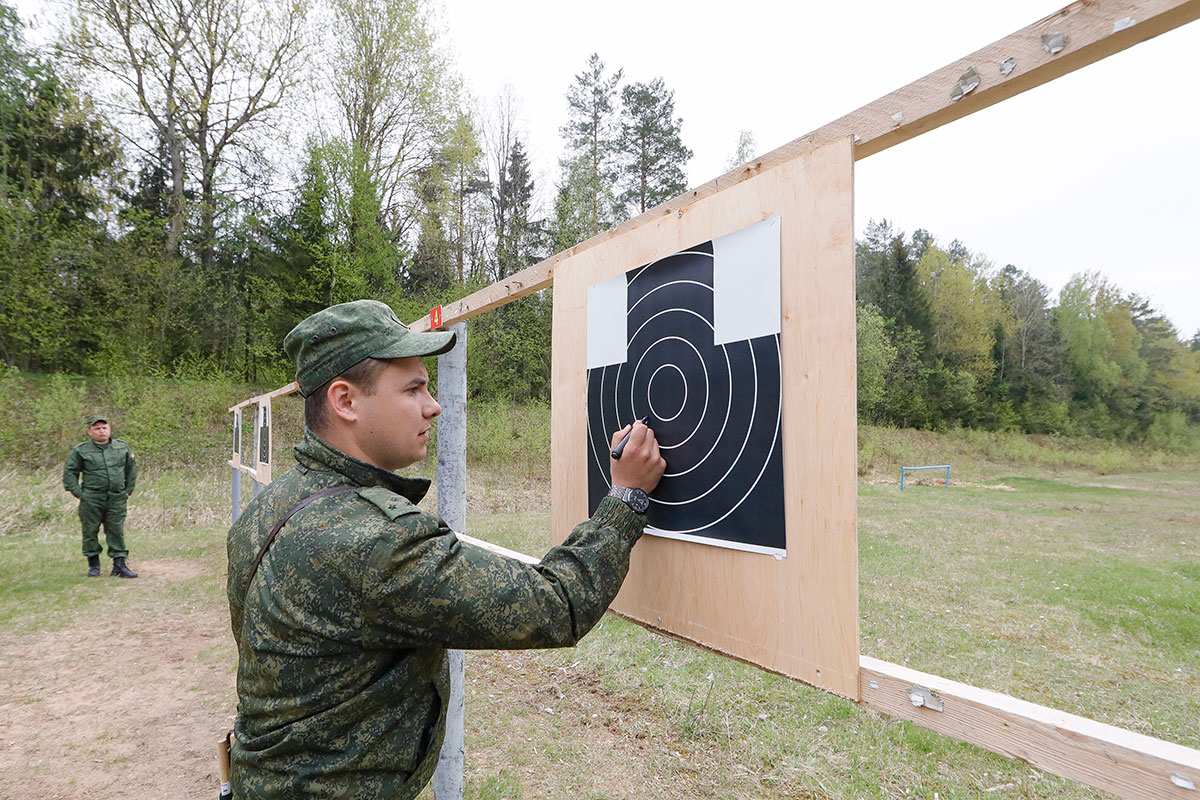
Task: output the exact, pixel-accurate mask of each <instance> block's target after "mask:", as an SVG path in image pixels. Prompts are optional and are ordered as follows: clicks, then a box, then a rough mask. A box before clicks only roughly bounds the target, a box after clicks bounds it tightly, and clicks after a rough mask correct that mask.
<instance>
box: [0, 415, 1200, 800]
mask: <svg viewBox="0 0 1200 800" xmlns="http://www.w3.org/2000/svg"><path fill="white" fill-rule="evenodd" d="M488 413H492V414H494V415H496V416H495V418H493V419H492V420H491V422H490V423H489V425H488V430H489V431H490V432H491V433H490V439H489V440H488V441H487V442H484V443H483V444H480V443H478V442H476V443H475V444H474V447H475V450H474V451H473V452H474V456H473V458H474V459H475V461H476V462H478V466H477V468H475V469H473V472H472V479H471V486H470V494H469V508H471V509H474V510H477V511H480V512H482V513H477V514H475V515H473V516H471V517H470V518H469V521H468V529H469V532H470V533H472V534H473V535H476V536H480V537H482V538H487V539H489V540H491V541H494V542H496V543H498V544H502V545H505V546H508V547H512V548H514V549H517V550H521V551H523V552H527V553H531V554H535V555H540V554H541V553H542V552H544V551H545V549H546V547H547V541H548V530H549V511H548V509H546V508H545V504H546V492H547V487H548V481H546V469H547V467H546V465H545V460H544V459H543V458H542V457H541V456H540V455H538V454H537V453H536V452H534V454H533V455H530V450H531V448H532V449H533V450H534V451H536V450H537V449H538V448H539V447H541V446H542V445H541V443H540V439H538V438H537V437H536V436H534V437H533V438H532V439H529V436H530V434H529V433H528V432H529V431H530V430H531V425H530V424H528V423H529V420H516V421H511V423H509V422H505V421H504V419H503V418H501V415H500V412H498V411H496V410H492V411H491V412H488ZM278 419H279V418H278V416H277V420H278ZM532 427H533V428H536V426H532ZM860 440H865V441H862V442H860V443H861V444H863V448H862V449H863V452H864V453H865V457H864V458H862V459H860V472H861V473H862V477H861V480H860V485H859V547H860V554H861V555H860V595H861V602H860V626H861V651H862V652H863V653H864V654H866V655H870V656H875V657H877V658H881V659H884V660H887V661H892V662H895V663H899V664H905V665H907V666H910V667H913V668H915V669H920V670H924V671H927V672H932V673H934V674H937V675H941V676H944V677H947V678H951V679H955V680H960V681H963V682H966V683H970V684H973V685H976V686H982V687H986V688H991V689H995V690H998V691H1002V692H1008V693H1010V694H1012V695H1014V696H1016V697H1020V698H1022V699H1026V700H1031V701H1034V702H1038V703H1042V704H1046V705H1050V706H1053V707H1056V708H1060V709H1063V710H1066V711H1071V712H1074V713H1077V714H1082V715H1084V716H1088V717H1092V718H1094V719H1098V720H1101V721H1103V722H1108V723H1112V724H1115V725H1120V726H1122V727H1126V728H1130V729H1132V730H1135V731H1139V732H1142V733H1147V734H1150V735H1153V736H1157V737H1160V738H1163V739H1167V740H1170V741H1174V742H1177V743H1180V744H1184V745H1188V746H1190V747H1200V658H1198V657H1197V655H1196V653H1197V650H1198V649H1200V466H1198V465H1196V464H1195V463H1194V462H1192V463H1189V462H1188V460H1187V459H1184V458H1179V457H1173V456H1170V455H1164V454H1157V455H1156V454H1153V453H1144V452H1141V451H1137V450H1132V449H1114V448H1109V447H1105V446H1103V445H1095V446H1092V445H1089V444H1086V443H1083V444H1078V445H1076V446H1071V444H1070V443H1063V442H1057V441H1052V440H1046V441H1036V440H1026V439H1024V438H1023V437H992V438H988V437H986V436H983V437H981V436H975V435H969V434H963V433H959V434H947V435H944V436H941V437H935V436H932V435H929V434H918V433H913V432H905V431H888V430H882V429H865V430H864V431H863V433H862V434H861V435H860ZM531 442H532V444H531ZM515 454H523V455H524V457H523V458H519V457H517V456H516V455H515ZM947 454H949V455H948V456H947ZM285 456H286V454H285V453H283V452H279V451H277V461H278V462H279V463H284V461H285V460H286V458H285ZM945 461H951V462H952V463H954V464H955V465H956V466H955V468H954V470H953V471H952V479H953V480H954V481H955V483H956V485H954V486H952V487H951V488H949V489H946V488H941V487H936V486H932V485H929V483H932V482H933V481H932V479H930V481H929V483H924V482H921V483H917V484H915V485H912V484H908V485H906V488H905V490H904V492H903V493H901V492H900V491H899V487H898V484H897V480H896V479H897V478H898V466H897V465H899V464H901V463H944V462H945ZM430 463H432V459H430ZM429 469H430V467H429V466H428V465H426V467H425V470H426V471H428V470H429ZM143 472H144V475H145V477H144V480H143V481H142V483H141V489H140V491H139V493H138V494H137V495H136V496H135V497H134V500H133V506H132V508H131V513H130V522H129V529H130V534H129V538H130V542H131V547H132V551H133V552H132V555H131V559H130V560H131V564H132V566H133V567H134V568H135V569H138V570H139V571H140V572H141V573H142V577H141V578H139V579H138V580H137V581H117V580H116V579H109V578H102V579H93V580H87V579H85V578H83V577H82V574H83V569H82V568H83V566H84V562H83V559H82V558H81V557H80V556H79V543H78V529H77V522H76V518H75V516H74V504H73V502H70V501H71V498H70V497H69V496H68V495H66V493H64V492H63V491H62V490H61V488H59V484H58V476H57V474H51V473H47V472H44V471H37V472H35V471H32V470H28V469H22V470H9V471H7V472H5V473H4V474H2V475H0V479H2V480H3V481H4V485H5V487H6V492H5V493H4V495H3V496H2V497H0V642H2V644H3V647H2V649H0V652H2V654H3V655H2V656H0V671H2V674H3V675H4V676H5V677H4V679H3V684H4V685H5V686H6V690H5V691H4V692H3V698H0V709H3V712H4V713H3V715H0V737H2V739H0V786H4V787H5V789H4V791H3V792H2V794H4V796H6V797H9V796H11V797H13V798H26V797H27V798H43V797H51V796H59V797H80V798H85V797H100V796H108V795H109V794H110V793H111V792H110V790H111V789H113V787H116V786H120V787H121V788H122V789H123V791H124V792H125V793H126V794H127V795H128V796H134V797H197V798H198V797H202V796H211V794H212V792H213V790H214V789H215V773H214V764H213V759H212V743H213V742H214V741H215V738H216V734H217V732H219V731H220V730H221V728H222V726H223V725H226V724H227V721H228V718H229V716H230V715H231V714H232V709H233V703H234V689H233V679H234V652H233V648H232V640H231V637H230V636H229V632H228V621H227V620H228V617H227V613H226V609H225V605H224V603H225V600H224V530H225V521H226V519H227V514H228V505H227V504H228V470H227V468H224V467H221V466H219V465H213V466H212V467H211V468H209V469H204V470H182V469H169V470H156V469H155V468H154V467H153V466H152V465H147V464H143ZM924 480H925V479H924V478H922V481H924ZM467 672H468V689H467V750H468V752H467V782H468V797H471V798H479V799H480V800H483V799H484V798H572V800H574V799H575V798H596V799H597V800H599V799H600V798H612V799H615V798H643V797H704V798H710V797H711V798H758V797H764V798H766V797H783V798H836V799H837V800H842V799H843V798H845V799H846V800H850V799H851V798H909V797H913V798H1092V797H1104V796H1106V795H1104V794H1103V793H1102V792H1099V791H1096V790H1092V789H1088V788H1086V787H1083V786H1081V785H1079V784H1075V783H1072V782H1069V781H1065V780H1062V779H1059V778H1056V777H1053V776H1049V775H1046V774H1045V773H1041V772H1039V771H1037V770H1034V769H1031V768H1030V767H1028V766H1027V765H1024V764H1021V763H1018V762H1014V761H1011V760H1008V759H1005V758H1002V757H1000V756H996V755H993V754H990V753H987V752H985V751H982V750H979V749H977V748H975V747H972V746H970V745H966V744H963V743H959V742H956V741H954V740H951V739H948V738H946V737H943V736H940V735H937V734H934V733H930V732H928V731H925V730H923V729H921V728H918V727H915V726H913V725H910V724H907V723H901V722H897V721H894V720H891V719H888V718H885V717H882V716H881V715H879V714H876V713H874V712H871V711H869V710H866V709H862V708H860V707H858V706H856V705H855V704H854V703H852V702H850V701H847V700H843V699H840V698H837V697H833V696H830V695H827V694H825V693H823V692H820V691H817V690H814V689H810V688H808V687H805V686H803V685H800V684H797V683H794V682H792V681H789V680H786V679H784V678H780V677H779V676H775V675H769V674H766V673H763V672H761V671H759V670H756V669H754V668H752V667H748V666H746V665H743V664H740V663H737V662H733V661H730V660H727V659H723V658H720V657H717V656H714V655H711V654H708V653H705V652H702V651H699V650H696V649H694V648H691V647H689V646H686V645H683V644H680V643H677V642H674V641H670V640H665V639H662V638H660V637H657V636H654V635H652V634H649V633H647V632H645V631H643V630H641V629H640V628H638V627H636V626H634V625H632V624H629V623H627V622H624V621H622V620H620V619H617V618H614V617H611V616H610V617H607V618H605V620H604V621H603V622H602V623H601V624H600V626H599V627H598V629H597V630H596V631H594V632H593V633H592V634H591V635H589V636H588V637H587V638H586V639H585V640H584V641H583V643H582V644H581V645H580V646H579V647H577V648H574V649H570V650H562V651H542V652H520V653H511V652H478V653H469V654H468V658H467ZM10 787H15V788H10ZM431 796H432V795H431V793H429V792H427V793H426V795H423V797H425V798H427V797H431Z"/></svg>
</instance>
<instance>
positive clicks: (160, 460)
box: [0, 368, 273, 475]
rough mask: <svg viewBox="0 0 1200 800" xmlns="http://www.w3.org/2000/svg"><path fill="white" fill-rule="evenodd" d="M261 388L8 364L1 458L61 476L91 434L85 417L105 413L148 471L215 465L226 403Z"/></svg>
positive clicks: (1, 406) (3, 378) (1, 390)
mask: <svg viewBox="0 0 1200 800" xmlns="http://www.w3.org/2000/svg"><path fill="white" fill-rule="evenodd" d="M272 388H273V387H272ZM257 391H262V389H261V388H260V389H258V390H256V391H252V390H250V389H248V388H245V387H240V386H237V385H235V384H232V383H229V382H226V381H224V380H216V381H214V380H208V381H196V380H184V379H177V378H160V379H153V378H145V377H143V378H139V379H136V380H135V379H131V378H126V377H118V378H98V377H89V378H82V377H78V376H69V375H64V374H56V375H50V376H44V375H31V374H25V373H20V372H18V371H16V370H14V369H11V368H8V369H5V370H4V372H3V373H0V414H2V415H3V416H4V418H5V419H7V420H10V421H11V424H9V425H6V426H4V427H3V428H0V462H3V463H6V464H14V465H20V466H24V467H34V468H38V469H46V470H54V471H55V472H54V474H55V475H57V470H61V469H62V463H63V461H65V460H66V457H67V453H68V452H69V451H70V449H71V448H72V447H74V446H75V445H77V444H79V443H80V442H82V441H84V440H85V439H86V435H85V430H84V428H85V420H86V419H87V416H88V415H90V414H93V413H97V412H103V413H106V414H109V415H111V416H110V420H111V422H112V425H113V435H114V436H116V437H117V438H120V439H125V440H126V441H128V442H129V443H130V445H131V446H132V448H133V451H134V453H135V454H136V455H137V457H138V461H139V462H140V463H142V464H144V465H146V466H147V467H149V468H150V469H161V468H163V467H165V466H193V467H194V466H200V465H203V466H206V467H212V466H213V465H214V464H219V463H221V461H222V460H223V459H225V458H228V454H227V453H226V450H227V449H228V446H229V443H228V426H229V419H230V418H229V413H228V407H229V406H231V405H233V404H234V403H235V402H237V401H238V400H241V399H243V398H244V397H246V396H249V395H251V394H254V393H257ZM151 465H153V466H151Z"/></svg>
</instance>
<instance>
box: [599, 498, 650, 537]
mask: <svg viewBox="0 0 1200 800" xmlns="http://www.w3.org/2000/svg"><path fill="white" fill-rule="evenodd" d="M592 522H594V523H596V524H597V525H599V526H601V527H604V528H612V529H614V530H616V531H618V532H620V533H622V534H624V535H626V536H628V537H629V538H630V539H631V540H634V541H636V540H637V538H638V537H639V536H641V535H642V531H643V530H645V528H646V515H645V514H638V513H637V512H635V511H634V510H633V509H632V508H630V507H629V505H628V504H627V503H625V502H624V501H622V500H618V499H617V498H615V497H605V498H604V499H602V500H601V501H600V505H598V506H597V507H596V513H595V514H592Z"/></svg>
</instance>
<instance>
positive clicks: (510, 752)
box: [0, 560, 717, 800]
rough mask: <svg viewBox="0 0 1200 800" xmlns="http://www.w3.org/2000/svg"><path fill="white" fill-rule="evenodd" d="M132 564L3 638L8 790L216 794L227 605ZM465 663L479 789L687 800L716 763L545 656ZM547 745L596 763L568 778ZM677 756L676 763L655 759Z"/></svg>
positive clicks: (229, 643)
mask: <svg viewBox="0 0 1200 800" xmlns="http://www.w3.org/2000/svg"><path fill="white" fill-rule="evenodd" d="M134 566H135V567H136V568H137V569H138V570H139V573H140V575H141V577H139V578H138V579H137V581H121V582H118V581H117V579H115V578H108V577H105V578H101V579H99V580H105V581H112V585H111V588H112V589H113V590H114V591H113V592H112V593H111V594H108V595H107V598H106V600H105V601H103V603H102V604H100V605H93V606H91V607H88V608H86V609H81V610H79V611H76V612H74V613H72V614H71V615H70V616H68V617H67V624H66V625H65V626H63V627H60V628H57V629H55V630H51V631H39V632H36V633H30V634H23V633H20V632H12V631H5V632H3V633H0V654H2V655H0V675H3V676H4V677H3V678H2V679H0V797H3V798H5V800H10V799H11V800H47V799H48V798H102V797H104V798H107V797H130V798H138V799H139V800H142V799H143V798H147V799H149V798H171V800H178V799H179V798H205V800H210V799H211V798H212V797H214V796H215V795H216V793H217V786H218V779H217V774H216V759H215V752H216V743H217V740H218V738H219V736H220V735H221V732H222V731H223V730H225V729H226V728H227V727H228V725H229V723H230V721H231V720H232V717H233V713H234V707H235V702H236V701H235V697H234V677H235V676H234V672H233V665H234V647H233V640H232V637H231V635H230V633H229V627H228V624H229V623H228V617H227V615H226V612H225V609H224V607H223V606H221V607H219V608H201V607H193V606H189V605H181V604H180V603H178V602H175V601H174V599H173V597H172V587H173V585H174V584H176V583H178V582H181V581H185V580H190V579H194V578H197V577H200V576H202V575H204V568H203V566H202V565H201V564H199V563H195V562H188V561H179V560H176V561H168V560H158V561H140V562H138V563H137V564H135V565H134ZM118 610H124V612H125V619H126V620H127V621H126V622H125V623H124V624H123V625H121V626H118V627H121V628H123V629H124V632H123V633H121V634H116V633H112V632H108V631H107V630H106V629H107V628H109V627H110V626H109V623H108V619H109V618H111V617H112V616H114V614H115V613H116V612H118ZM467 669H468V674H469V678H468V689H467V691H468V707H469V709H470V710H469V712H468V713H469V715H470V717H469V719H468V728H469V732H468V737H469V741H468V751H469V752H468V754H467V764H466V767H467V771H468V780H469V781H471V782H472V783H474V784H475V785H477V786H478V785H480V784H481V783H486V782H487V781H488V780H489V778H493V779H494V778H495V777H496V776H500V775H504V774H510V775H512V776H513V777H514V778H516V780H517V781H518V783H519V786H520V788H519V789H518V790H517V791H519V795H517V796H520V797H527V798H532V797H554V796H560V793H561V792H563V791H564V789H566V790H568V791H569V790H571V789H574V790H575V792H572V794H575V793H578V794H581V795H586V796H599V795H603V796H606V797H613V798H636V797H643V796H689V795H692V796H696V795H694V794H693V793H692V792H691V791H689V788H688V784H689V780H690V777H691V775H690V773H691V772H693V771H695V770H697V769H703V768H705V767H707V768H709V769H711V768H713V767H716V766H717V765H715V764H704V762H705V761H707V760H711V755H710V754H709V755H706V754H704V753H702V752H698V753H680V752H677V751H676V750H674V749H672V748H670V747H667V746H665V745H664V744H663V738H664V734H665V730H664V723H663V720H661V719H659V718H658V716H659V715H657V714H655V713H654V711H653V710H652V709H650V708H647V707H644V706H643V704H642V703H641V702H640V701H638V700H636V699H633V698H627V697H620V696H614V695H613V694H612V693H611V692H609V691H608V690H606V689H605V688H604V687H603V686H602V685H601V683H600V682H599V681H598V680H597V679H596V677H595V676H594V675H592V674H591V673H589V672H588V671H587V670H583V669H577V668H574V665H572V667H562V666H550V665H548V664H547V663H545V661H544V660H543V659H541V658H539V656H538V655H537V654H535V653H528V652H515V653H506V652H477V653H469V654H468V661H467ZM548 743H549V745H550V749H548ZM553 746H558V747H560V748H565V749H567V750H573V751H578V752H584V753H589V754H594V755H595V760H594V761H591V764H592V766H591V767H590V768H589V769H588V770H586V771H585V773H584V774H580V775H578V776H576V777H574V778H572V779H571V780H568V781H566V784H567V786H564V785H563V784H564V779H563V776H562V773H561V767H560V766H558V765H557V763H556V762H558V757H557V756H556V755H554V753H553V749H552V748H553ZM589 761H590V759H589ZM664 762H665V763H664ZM654 763H657V764H658V765H659V766H658V767H657V768H653V769H650V768H649V766H650V765H651V764H654ZM685 763H686V764H687V767H686V768H685V769H683V770H678V769H676V768H672V767H671V766H667V765H671V764H676V765H678V764H685ZM664 766H665V767H666V768H664ZM702 794H703V793H702ZM431 796H432V793H431V792H429V791H428V790H427V791H426V792H425V793H424V794H422V795H421V797H422V798H423V799H424V798H429V797H431ZM502 796H513V795H507V794H506V795H502Z"/></svg>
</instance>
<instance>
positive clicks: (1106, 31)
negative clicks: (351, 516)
mask: <svg viewBox="0 0 1200 800" xmlns="http://www.w3.org/2000/svg"><path fill="white" fill-rule="evenodd" d="M1198 17H1200V0H1078V1H1077V2H1075V3H1072V4H1071V5H1069V6H1067V7H1065V8H1063V9H1061V10H1059V11H1056V12H1054V13H1053V14H1050V15H1049V16H1047V17H1044V18H1043V19H1040V20H1038V21H1037V22H1034V23H1033V24H1032V25H1028V26H1026V27H1024V28H1022V29H1021V30H1019V31H1017V32H1016V33H1013V34H1012V35H1010V36H1006V37H1005V38H1003V39H1001V40H999V41H997V42H995V43H993V44H990V45H988V46H987V47H984V48H982V49H981V50H977V51H975V52H974V53H972V54H970V55H969V56H966V57H965V58H961V59H959V60H958V61H955V62H953V63H951V64H947V65H946V66H944V67H942V68H941V69H939V70H937V71H936V72H932V73H930V74H929V75H926V76H925V77H924V78H921V79H920V80H917V81H914V82H913V83H910V84H909V85H907V86H905V87H903V88H901V89H897V90H896V91H894V92H892V93H891V94H888V95H885V96H884V97H881V98H879V99H878V100H875V101H874V102H872V103H869V104H867V105H865V106H863V107H862V108H860V109H858V110H857V111H854V112H852V113H850V114H847V115H846V116H844V117H842V118H841V119H838V120H835V121H834V122H831V123H829V124H828V125H825V126H824V127H822V128H819V129H817V130H815V131H813V132H811V133H808V134H805V135H804V136H801V137H800V138H799V139H795V140H794V141H792V142H789V143H788V144H785V145H783V146H782V147H780V148H778V149H776V150H772V151H771V152H770V153H767V154H766V155H764V156H761V157H759V158H756V159H754V160H753V161H751V162H749V163H747V164H743V165H742V166H740V167H737V168H735V169H732V170H730V171H729V172H727V173H725V174H724V175H722V176H720V177H719V178H716V179H714V180H711V181H709V182H708V183H705V184H703V185H702V186H699V187H697V188H695V189H693V190H691V191H689V192H685V193H684V194H682V195H680V196H678V197H676V198H674V199H672V200H668V201H667V202H665V203H663V204H661V205H659V206H656V207H655V208H652V209H650V210H649V211H646V212H645V213H643V214H641V215H639V216H637V217H634V218H633V219H630V220H627V221H625V222H623V223H621V224H620V225H617V226H616V227H614V228H610V229H609V230H607V231H604V232H602V233H600V234H598V235H596V236H593V237H592V238H591V239H588V240H587V241H586V242H582V243H580V244H577V245H575V246H574V247H572V248H570V249H568V250H564V251H563V252H561V253H558V254H556V255H553V256H551V257H550V258H548V259H546V260H545V261H542V262H540V263H538V264H534V265H533V266H532V267H529V268H528V269H525V270H522V271H521V272H518V273H516V274H514V275H511V276H510V277H508V278H505V279H504V280H502V281H499V282H497V283H494V284H492V285H491V286H489V287H487V288H485V289H481V290H479V291H478V292H475V293H474V294H471V295H468V296H467V297H464V298H463V299H461V300H457V301H455V302H453V303H447V304H446V305H444V306H442V325H443V326H445V325H450V324H453V323H455V322H458V321H460V320H465V319H470V318H471V317H474V316H477V315H478V314H482V313H483V312H484V311H487V310H489V309H492V308H496V307H497V306H502V305H504V304H505V303H509V302H512V301H513V300H516V299H518V298H521V297H525V296H526V295H530V294H533V293H534V292H537V291H540V290H542V289H545V288H546V287H548V286H550V285H551V284H552V283H553V281H554V270H555V268H556V267H557V266H558V265H559V264H560V263H562V262H563V261H565V260H566V259H568V258H571V257H572V256H575V255H578V254H579V253H582V252H583V251H585V250H589V249H591V248H593V247H595V246H597V245H599V244H602V243H604V242H606V241H609V240H610V239H613V238H615V237H618V236H622V235H624V234H626V233H629V232H630V231H632V230H636V229H637V228H640V227H642V226H643V225H646V224H648V223H651V222H653V221H654V220H656V219H659V218H661V217H663V216H666V215H670V214H684V213H686V211H687V207H688V206H690V205H691V204H692V203H695V202H696V201H697V200H701V199H703V198H705V197H709V196H710V195H713V194H716V193H717V192H719V191H721V190H723V189H726V188H728V187H730V186H733V185H734V184H737V183H741V182H742V181H744V180H746V179H747V178H752V177H754V176H755V175H758V174H759V173H762V172H765V171H768V170H771V169H774V168H775V167H778V166H779V165H781V164H783V163H786V162H788V161H791V160H792V159H794V158H797V157H799V156H800V155H803V154H804V153H808V152H810V151H812V150H813V149H814V148H816V147H820V146H822V145H825V144H828V143H830V142H832V141H835V140H837V139H840V138H842V137H844V136H853V137H854V141H855V144H856V147H855V151H854V158H855V160H856V161H857V160H858V159H861V158H866V157H867V156H870V155H874V154H875V153H878V152H880V151H882V150H886V149H888V148H889V147H893V146H895V145H897V144H900V143H901V142H904V141H907V140H909V139H912V138H913V137H915V136H920V135H921V134H922V133H927V132H928V131H931V130H933V129H935V128H939V127H941V126H942V125H945V124H946V123H948V122H953V121H954V120H956V119H960V118H962V117H965V116H967V115H968V114H973V113H974V112H976V111H979V110H980V109H984V108H987V107H988V106H990V105H994V104H995V103H998V102H1000V101H1001V100H1007V99H1008V98H1010V97H1013V96H1014V95H1017V94H1020V93H1021V92H1025V91H1028V90H1029V89H1032V88H1034V87H1036V86H1041V85H1042V84H1044V83H1048V82H1050V81H1052V80H1054V79H1055V78H1059V77H1061V76H1063V75H1066V74H1067V73H1069V72H1074V71H1075V70H1077V69H1079V68H1081V67H1085V66H1087V65H1088V64H1092V63H1095V62H1096V61H1100V60H1101V59H1103V58H1106V57H1107V56H1110V55H1112V54H1114V53H1118V52H1120V51H1121V50H1125V49H1127V48H1129V47H1132V46H1133V45H1135V44H1138V43H1140V42H1143V41H1146V40H1147V39H1152V38H1154V37H1155V36H1158V35H1159V34H1162V33H1165V32H1167V31H1169V30H1173V29H1175V28H1178V27H1180V26H1182V25H1185V24H1187V23H1188V22H1191V21H1193V20H1195V19H1197V18H1198ZM1055 34H1063V35H1065V37H1066V39H1065V44H1064V46H1063V48H1062V49H1061V50H1054V48H1053V46H1051V47H1047V46H1044V44H1043V38H1042V37H1043V35H1046V36H1053V35H1055ZM1008 59H1012V68H1011V70H1007V72H1005V70H1004V69H1002V67H1003V65H1004V64H1005V62H1006V61H1007V60H1008ZM972 68H973V69H974V70H975V73H976V75H977V77H978V79H979V83H978V85H976V86H975V87H974V88H973V89H971V90H970V91H969V92H968V93H967V94H965V95H964V96H962V97H961V99H958V100H954V99H952V91H953V90H954V87H955V86H956V85H957V84H958V83H959V80H960V78H961V77H962V76H963V74H964V73H966V72H967V71H968V70H969V69H972ZM897 115H899V116H897ZM411 327H412V329H413V330H415V331H426V330H429V316H428V315H426V316H424V317H422V318H421V319H418V320H416V321H414V322H413V323H412V326H411Z"/></svg>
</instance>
